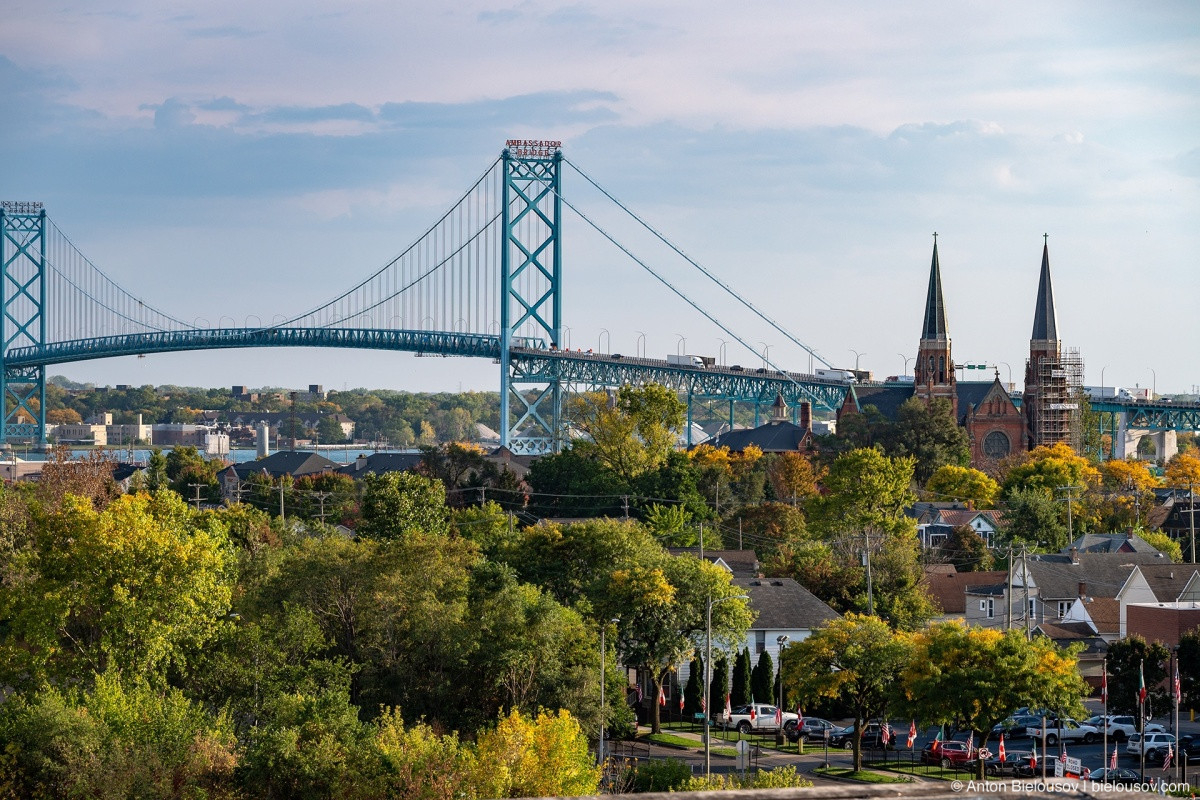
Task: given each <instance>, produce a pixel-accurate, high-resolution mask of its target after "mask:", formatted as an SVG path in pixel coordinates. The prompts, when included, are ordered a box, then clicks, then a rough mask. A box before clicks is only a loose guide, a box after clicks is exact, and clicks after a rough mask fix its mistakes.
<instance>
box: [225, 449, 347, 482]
mask: <svg viewBox="0 0 1200 800" xmlns="http://www.w3.org/2000/svg"><path fill="white" fill-rule="evenodd" d="M340 466H341V464H338V463H337V462H336V461H330V460H329V459H328V458H325V456H322V455H317V454H316V453H310V452H308V451H305V450H280V451H279V452H276V453H272V454H271V455H269V456H266V457H265V458H260V459H257V460H255V461H246V462H244V463H242V464H234V465H233V466H231V467H228V469H231V470H233V471H234V472H235V473H236V474H237V476H238V478H239V479H242V480H245V479H246V478H247V477H249V476H250V475H254V474H257V473H260V472H266V473H267V474H268V475H270V476H271V477H272V478H278V477H280V476H282V475H291V476H292V477H295V478H298V477H300V476H301V475H312V474H314V473H317V474H319V473H322V472H331V471H334V470H337V468H338V467H340ZM224 471H225V470H222V472H224Z"/></svg>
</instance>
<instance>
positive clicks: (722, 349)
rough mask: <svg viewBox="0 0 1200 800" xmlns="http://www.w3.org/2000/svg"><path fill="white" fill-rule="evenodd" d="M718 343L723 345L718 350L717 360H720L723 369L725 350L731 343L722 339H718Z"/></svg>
mask: <svg viewBox="0 0 1200 800" xmlns="http://www.w3.org/2000/svg"><path fill="white" fill-rule="evenodd" d="M717 341H718V342H720V343H721V346H720V347H718V348H717V358H718V360H720V362H721V366H722V367H723V366H725V348H726V346H728V344H729V342H727V341H726V340H724V339H722V338H720V337H717Z"/></svg>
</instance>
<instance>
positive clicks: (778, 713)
mask: <svg viewBox="0 0 1200 800" xmlns="http://www.w3.org/2000/svg"><path fill="white" fill-rule="evenodd" d="M775 727H776V728H782V727H783V709H782V708H776V709H775Z"/></svg>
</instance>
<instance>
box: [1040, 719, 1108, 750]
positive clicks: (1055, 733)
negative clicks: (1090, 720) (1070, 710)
mask: <svg viewBox="0 0 1200 800" xmlns="http://www.w3.org/2000/svg"><path fill="white" fill-rule="evenodd" d="M1026 732H1027V733H1028V734H1029V736H1031V737H1033V739H1035V740H1040V739H1041V738H1042V726H1041V725H1038V726H1036V727H1030V728H1026ZM1060 736H1061V737H1062V740H1063V741H1064V742H1083V743H1084V744H1091V743H1092V742H1098V741H1100V730H1099V729H1098V728H1096V727H1095V726H1094V725H1081V724H1079V723H1078V722H1076V721H1075V720H1073V719H1066V718H1065V717H1064V718H1063V719H1062V724H1061V725H1060V724H1059V723H1058V722H1047V723H1046V745H1047V746H1051V747H1052V746H1054V745H1056V744H1058V740H1059V737H1060Z"/></svg>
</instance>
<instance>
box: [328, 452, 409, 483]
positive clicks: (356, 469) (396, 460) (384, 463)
mask: <svg viewBox="0 0 1200 800" xmlns="http://www.w3.org/2000/svg"><path fill="white" fill-rule="evenodd" d="M422 458H423V456H422V455H421V454H420V453H371V454H370V455H367V454H365V453H360V454H359V456H358V458H356V459H354V461H352V462H351V463H349V464H339V465H337V471H338V473H340V474H342V475H349V476H350V477H351V478H360V477H362V476H363V475H367V474H369V473H375V474H376V475H385V474H387V473H389V472H410V471H412V470H414V469H416V468H417V467H418V466H420V464H421V459H422Z"/></svg>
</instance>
